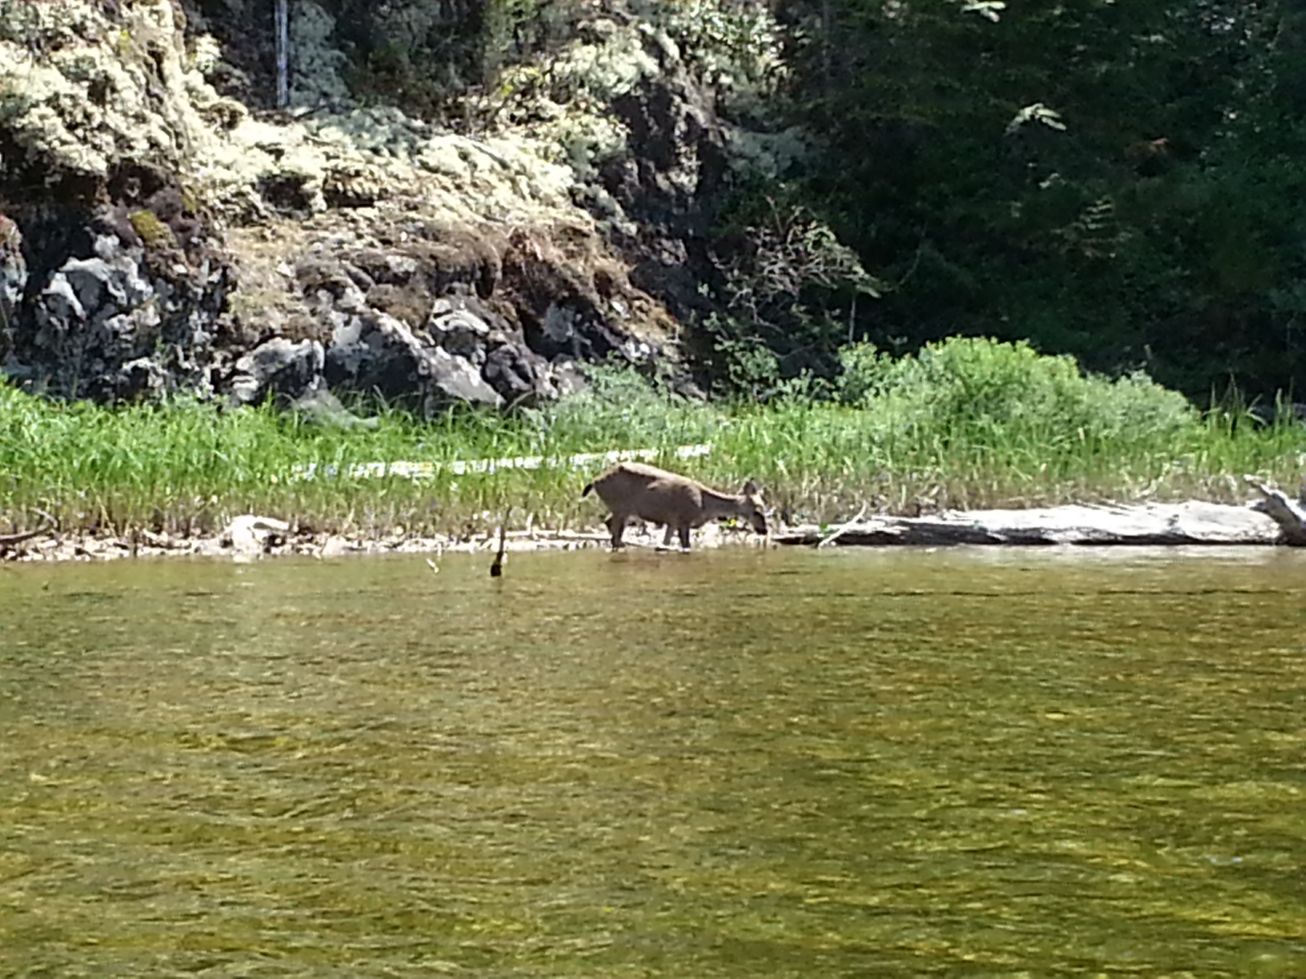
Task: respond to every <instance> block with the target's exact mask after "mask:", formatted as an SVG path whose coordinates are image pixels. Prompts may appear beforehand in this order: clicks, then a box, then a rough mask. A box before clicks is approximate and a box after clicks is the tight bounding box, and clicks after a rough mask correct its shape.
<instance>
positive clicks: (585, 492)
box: [580, 483, 594, 499]
mask: <svg viewBox="0 0 1306 979" xmlns="http://www.w3.org/2000/svg"><path fill="white" fill-rule="evenodd" d="M592 489H594V484H593V483H586V484H585V488H584V489H583V490H581V491H580V495H581V498H582V499H584V498H585V497H587V496H589V495H590V490H592Z"/></svg>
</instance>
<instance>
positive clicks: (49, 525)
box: [0, 510, 58, 550]
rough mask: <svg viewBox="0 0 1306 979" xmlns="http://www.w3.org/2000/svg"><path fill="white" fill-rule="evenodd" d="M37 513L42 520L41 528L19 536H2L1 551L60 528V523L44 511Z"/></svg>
mask: <svg viewBox="0 0 1306 979" xmlns="http://www.w3.org/2000/svg"><path fill="white" fill-rule="evenodd" d="M36 513H37V515H38V516H40V518H41V520H42V523H41V526H39V527H37V528H36V529H35V530H24V531H23V532H22V533H19V534H0V550H2V549H4V548H8V547H10V546H12V545H14V544H21V543H23V542H24V541H29V540H32V539H33V538H35V537H42V536H44V535H45V534H48V533H50V531H52V530H55V529H56V528H57V527H58V521H57V520H55V519H54V517H52V516H50V514H48V513H46V512H45V511H44V510H37V511H36Z"/></svg>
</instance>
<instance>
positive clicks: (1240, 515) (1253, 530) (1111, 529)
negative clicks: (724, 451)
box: [772, 501, 1291, 546]
mask: <svg viewBox="0 0 1306 979" xmlns="http://www.w3.org/2000/svg"><path fill="white" fill-rule="evenodd" d="M1280 531H1281V525H1280V524H1277V523H1276V521H1275V520H1274V519H1273V518H1272V517H1270V516H1269V515H1267V514H1265V513H1262V512H1260V511H1259V510H1257V509H1255V508H1253V507H1247V506H1229V505H1225V504H1218V503H1203V502H1198V501H1192V502H1187V503H1145V504H1140V505H1137V506H1059V507H1037V508H1031V509H1027V510H971V511H948V512H943V513H939V514H933V515H931V516H928V517H893V516H876V517H872V518H871V519H869V520H866V521H863V522H860V523H857V524H854V525H851V526H846V527H844V528H841V529H840V530H839V532H838V535H837V539H836V542H837V543H838V544H839V545H840V546H857V545H862V546H884V545H928V546H949V545H957V544H980V545H1001V544H1007V545H1013V544H1018V545H1050V544H1076V545H1085V546H1108V545H1134V546H1139V545H1153V546H1156V545H1165V546H1173V545H1203V544H1220V545H1233V544H1258V545H1263V544H1275V543H1281V542H1284V541H1287V535H1286V534H1281V532H1280ZM826 537H827V534H825V533H822V531H821V528H820V527H819V526H800V527H794V528H792V529H790V530H789V531H787V532H783V533H779V534H776V535H775V536H774V537H773V538H772V539H773V540H774V541H775V542H776V543H778V544H805V545H815V544H819V543H820V542H821V541H822V540H824V539H825V538H826ZM1288 542H1290V543H1291V541H1288Z"/></svg>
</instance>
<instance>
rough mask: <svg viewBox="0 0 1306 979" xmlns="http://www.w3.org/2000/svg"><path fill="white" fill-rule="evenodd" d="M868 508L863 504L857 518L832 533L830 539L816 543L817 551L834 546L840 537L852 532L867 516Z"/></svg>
mask: <svg viewBox="0 0 1306 979" xmlns="http://www.w3.org/2000/svg"><path fill="white" fill-rule="evenodd" d="M866 506H867V505H866V504H865V503H863V504H862V508H861V509H860V510H858V511H857V516H855V517H853V518H852V519H851V520H849V521H848V522H847V523H845V524H844V525H843V526H842V527H840V528H839V529H838V530H836V531H835V532H834V533H832V534H831V535H830V536H829V537H826V538H825V539H824V540H820V541H817V543H816V547H817V549H818V550H819V549H821V548H822V547H829V546H830V545H831V544H833V543H834V542H835V541H837V540H838V539H839V538H840V537H842V536H843V535H844V533H846V532H847V531H849V530H851V529H852V528H853V527H854V526H855V525H856V524H857V521H859V520H861V519H862V517H864V516H865V515H866Z"/></svg>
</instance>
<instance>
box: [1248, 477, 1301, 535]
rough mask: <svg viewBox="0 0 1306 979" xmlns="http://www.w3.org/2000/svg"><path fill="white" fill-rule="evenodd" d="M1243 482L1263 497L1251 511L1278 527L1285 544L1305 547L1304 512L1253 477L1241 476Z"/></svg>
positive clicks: (1280, 493)
mask: <svg viewBox="0 0 1306 979" xmlns="http://www.w3.org/2000/svg"><path fill="white" fill-rule="evenodd" d="M1243 482H1244V483H1246V484H1247V485H1248V486H1250V487H1251V488H1252V489H1254V490H1256V492H1258V493H1260V494H1261V496H1262V497H1264V499H1261V500H1257V501H1256V502H1255V503H1253V504H1252V505H1251V509H1253V510H1255V511H1256V512H1257V513H1263V514H1265V515H1266V516H1267V517H1269V518H1270V519H1271V520H1273V521H1274V522H1275V523H1276V524H1278V525H1279V532H1280V533H1281V534H1282V535H1283V542H1284V543H1285V544H1288V545H1291V546H1292V547H1306V511H1303V510H1302V508H1301V507H1299V506H1298V505H1297V504H1296V503H1294V502H1293V501H1292V500H1290V499H1288V497H1287V495H1286V494H1285V493H1282V492H1280V491H1279V490H1276V489H1271V488H1270V487H1269V486H1266V485H1265V484H1264V483H1262V482H1261V481H1260V480H1259V479H1257V478H1256V477H1255V476H1243Z"/></svg>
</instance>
